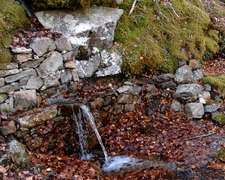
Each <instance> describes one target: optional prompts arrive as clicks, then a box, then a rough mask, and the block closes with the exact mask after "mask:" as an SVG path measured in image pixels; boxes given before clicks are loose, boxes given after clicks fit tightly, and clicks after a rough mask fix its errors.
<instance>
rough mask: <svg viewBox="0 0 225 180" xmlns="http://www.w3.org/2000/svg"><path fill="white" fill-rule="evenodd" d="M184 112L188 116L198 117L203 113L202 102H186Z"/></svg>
mask: <svg viewBox="0 0 225 180" xmlns="http://www.w3.org/2000/svg"><path fill="white" fill-rule="evenodd" d="M185 112H186V113H187V116H188V117H189V118H195V119H200V118H202V117H203V115H204V107H203V104H202V103H188V104H186V105H185Z"/></svg>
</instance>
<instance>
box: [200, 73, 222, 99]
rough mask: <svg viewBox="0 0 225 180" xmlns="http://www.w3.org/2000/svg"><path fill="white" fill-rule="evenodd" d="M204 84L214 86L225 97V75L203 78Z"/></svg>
mask: <svg viewBox="0 0 225 180" xmlns="http://www.w3.org/2000/svg"><path fill="white" fill-rule="evenodd" d="M203 82H204V83H206V84H210V85H212V86H214V87H215V88H217V89H218V91H219V92H220V93H222V95H225V75H219V76H206V77H204V78H203Z"/></svg>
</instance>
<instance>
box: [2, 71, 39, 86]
mask: <svg viewBox="0 0 225 180" xmlns="http://www.w3.org/2000/svg"><path fill="white" fill-rule="evenodd" d="M36 74H37V73H36V71H35V70H34V69H28V70H25V71H21V72H20V73H18V74H15V75H11V76H7V77H6V78H5V82H6V83H12V82H15V81H18V80H20V79H22V78H25V77H29V76H36Z"/></svg>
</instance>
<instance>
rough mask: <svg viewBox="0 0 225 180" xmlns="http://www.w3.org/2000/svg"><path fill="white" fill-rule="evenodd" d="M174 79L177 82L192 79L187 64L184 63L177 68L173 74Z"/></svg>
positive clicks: (186, 81)
mask: <svg viewBox="0 0 225 180" xmlns="http://www.w3.org/2000/svg"><path fill="white" fill-rule="evenodd" d="M175 80H176V81H177V82H178V83H188V82H191V81H193V74H192V70H191V68H190V67H189V66H188V65H184V66H182V67H180V68H178V69H177V71H176V74H175Z"/></svg>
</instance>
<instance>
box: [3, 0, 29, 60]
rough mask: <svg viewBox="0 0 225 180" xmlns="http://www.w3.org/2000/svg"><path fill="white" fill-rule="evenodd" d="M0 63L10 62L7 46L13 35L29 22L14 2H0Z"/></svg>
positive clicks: (7, 0)
mask: <svg viewBox="0 0 225 180" xmlns="http://www.w3.org/2000/svg"><path fill="white" fill-rule="evenodd" d="M0 4H1V8H0V63H8V62H10V61H11V54H10V51H9V45H10V43H11V40H12V36H13V33H14V32H15V31H16V30H17V29H18V28H21V27H24V26H25V25H28V23H29V20H28V18H27V16H26V13H25V11H24V9H23V8H22V7H21V6H20V5H19V4H18V2H16V1H14V0H0Z"/></svg>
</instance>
